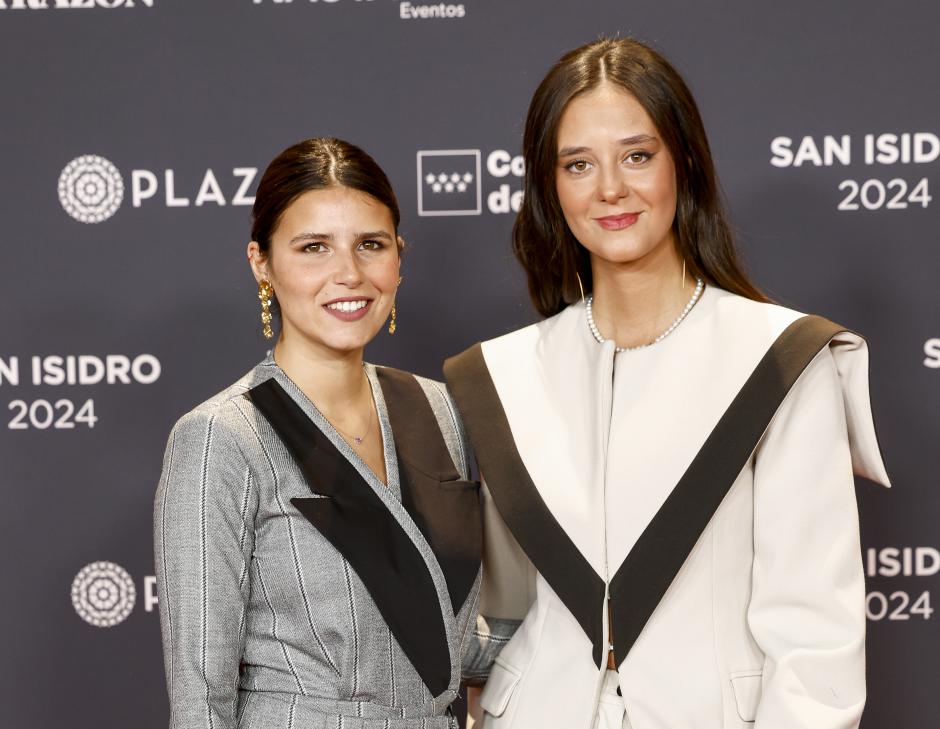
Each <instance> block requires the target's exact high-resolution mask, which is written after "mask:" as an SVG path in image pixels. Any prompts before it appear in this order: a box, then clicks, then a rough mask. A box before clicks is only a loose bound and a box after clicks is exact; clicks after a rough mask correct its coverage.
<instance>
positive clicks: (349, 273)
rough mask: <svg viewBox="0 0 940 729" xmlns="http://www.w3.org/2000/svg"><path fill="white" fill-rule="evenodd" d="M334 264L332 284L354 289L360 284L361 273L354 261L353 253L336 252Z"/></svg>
mask: <svg viewBox="0 0 940 729" xmlns="http://www.w3.org/2000/svg"><path fill="white" fill-rule="evenodd" d="M334 264H335V268H334V270H333V281H334V283H337V284H340V285H341V286H348V287H350V288H355V287H356V286H358V285H359V284H361V283H362V271H361V270H360V268H359V261H357V260H356V255H355V253H353V252H352V251H339V252H337V254H336V257H335V258H334Z"/></svg>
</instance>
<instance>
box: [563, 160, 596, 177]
mask: <svg viewBox="0 0 940 729" xmlns="http://www.w3.org/2000/svg"><path fill="white" fill-rule="evenodd" d="M590 168H591V165H590V163H588V162H587V161H586V160H583V159H576V160H574V161H573V162H569V163H568V164H566V165H565V169H566V170H568V171H569V172H574V173H575V174H578V175H580V174H581V173H582V172H587V171H588V170H589V169H590Z"/></svg>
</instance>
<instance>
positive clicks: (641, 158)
mask: <svg viewBox="0 0 940 729" xmlns="http://www.w3.org/2000/svg"><path fill="white" fill-rule="evenodd" d="M650 157H652V155H651V154H649V153H648V152H631V153H630V154H628V155H627V161H629V162H630V164H632V165H640V164H643V163H644V162H646V161H647V160H648V159H650Z"/></svg>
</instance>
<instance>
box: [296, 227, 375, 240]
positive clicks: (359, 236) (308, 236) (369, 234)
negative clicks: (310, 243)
mask: <svg viewBox="0 0 940 729" xmlns="http://www.w3.org/2000/svg"><path fill="white" fill-rule="evenodd" d="M335 237H336V236H334V235H333V234H332V233H312V232H309V233H298V234H297V235H295V236H294V237H293V238H291V239H290V242H291V243H298V242H300V241H302V240H329V241H331V240H334V239H335ZM367 238H384V239H385V240H391V239H392V236H390V235H389V234H388V233H386V232H385V231H384V230H369V231H366V232H364V233H356V240H366V239H367Z"/></svg>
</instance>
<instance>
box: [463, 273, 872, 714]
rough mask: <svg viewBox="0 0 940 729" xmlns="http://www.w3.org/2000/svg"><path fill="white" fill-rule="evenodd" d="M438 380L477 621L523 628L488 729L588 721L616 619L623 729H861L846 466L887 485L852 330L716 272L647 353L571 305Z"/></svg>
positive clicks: (858, 624)
mask: <svg viewBox="0 0 940 729" xmlns="http://www.w3.org/2000/svg"><path fill="white" fill-rule="evenodd" d="M445 373H446V374H447V379H448V383H449V386H450V388H451V392H452V394H453V396H454V398H455V400H456V402H457V405H458V408H459V409H460V411H461V413H462V415H463V418H464V422H465V425H466V427H467V430H468V433H469V436H470V440H471V442H472V444H473V445H474V448H475V450H476V452H477V458H478V461H479V463H480V468H481V472H482V476H483V478H484V480H485V482H486V487H485V488H484V499H485V536H484V540H485V548H484V549H485V551H484V585H483V597H482V600H481V613H482V614H483V615H484V616H488V617H492V618H510V619H512V618H516V619H521V620H522V623H521V626H520V627H519V629H518V630H517V631H516V633H515V634H514V636H513V637H512V639H511V640H510V641H509V642H508V644H507V645H506V646H505V648H504V649H503V650H502V651H501V653H500V654H499V655H498V657H497V658H496V662H495V664H494V666H493V668H492V671H491V674H490V677H489V679H488V681H487V684H486V687H485V689H484V691H483V694H482V697H481V704H482V706H483V708H484V710H485V719H484V723H483V724H484V728H485V729H510V728H511V729H545V728H546V727H559V728H564V729H590V727H591V726H592V725H593V722H594V718H595V713H596V708H597V699H598V694H599V691H600V689H601V685H602V682H603V678H604V672H605V670H606V654H607V650H608V645H607V636H608V631H609V630H611V629H612V631H613V645H614V650H615V655H616V658H617V662H618V672H619V679H620V689H621V693H622V695H623V702H624V707H625V711H626V716H627V718H626V719H625V726H630V727H632V729H745V728H748V729H750V728H751V727H753V728H754V729H851V728H852V727H857V725H858V722H859V719H860V716H861V713H862V708H863V706H864V703H865V674H864V671H865V657H864V641H865V613H864V581H863V571H862V564H861V549H860V542H859V527H858V515H857V507H856V501H855V483H854V479H853V471H854V473H855V474H858V475H861V476H864V477H865V478H868V479H870V480H872V481H875V482H878V483H881V484H884V485H886V486H887V485H889V482H888V476H887V474H886V472H885V468H884V465H883V462H882V458H881V454H880V451H879V448H878V443H877V439H876V435H875V430H874V426H873V422H872V413H871V406H870V402H869V394H868V354H867V348H866V344H865V342H864V340H863V339H862V338H861V337H859V336H858V335H856V334H854V333H851V332H849V331H846V330H844V329H842V328H841V327H838V326H837V325H834V324H832V323H831V322H827V321H826V320H824V319H820V318H818V317H805V316H804V315H802V314H800V313H799V312H796V311H792V310H790V309H786V308H783V307H780V306H775V305H771V304H762V303H756V302H753V301H750V300H748V299H744V298H742V297H740V296H736V295H733V294H730V293H727V292H725V291H722V290H720V289H716V288H714V287H711V288H706V290H705V293H704V294H703V296H702V298H701V300H700V301H699V302H698V304H697V305H696V306H695V308H694V309H693V310H692V312H691V313H690V314H689V316H688V317H687V318H686V320H685V321H684V322H683V323H682V324H681V325H680V326H679V327H678V328H677V329H676V330H675V331H674V332H673V333H672V334H671V335H670V336H669V337H668V338H666V339H665V340H663V341H662V342H660V343H658V344H656V345H654V346H651V347H648V348H644V349H640V350H635V351H628V352H624V353H620V354H615V351H614V345H613V343H611V342H606V343H604V344H603V345H602V344H598V343H597V342H596V341H595V340H594V339H593V337H592V336H591V334H590V332H589V330H588V326H587V322H586V320H585V311H584V307H583V305H581V304H578V305H573V306H570V307H568V308H567V309H566V310H564V311H563V312H562V313H560V314H558V315H557V316H554V317H552V318H550V319H547V320H545V321H543V322H541V323H539V324H536V325H533V326H530V327H527V328H525V329H521V330H519V331H516V332H513V333H511V334H508V335H506V336H503V337H500V338H498V339H494V340H491V341H488V342H484V343H483V344H482V345H477V346H476V347H474V348H472V349H471V350H468V351H467V352H465V353H463V354H462V355H459V356H458V357H455V358H453V359H452V360H450V361H449V362H448V363H447V365H446V366H445Z"/></svg>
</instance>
